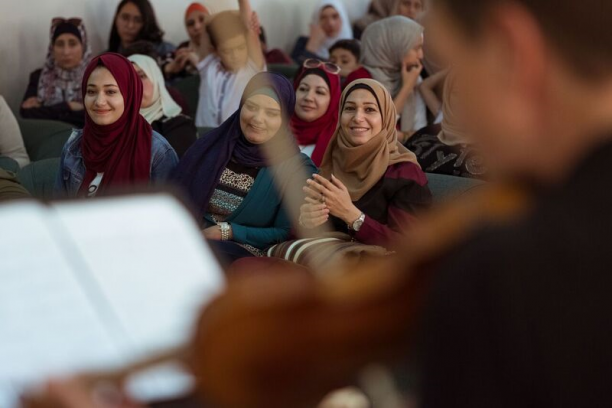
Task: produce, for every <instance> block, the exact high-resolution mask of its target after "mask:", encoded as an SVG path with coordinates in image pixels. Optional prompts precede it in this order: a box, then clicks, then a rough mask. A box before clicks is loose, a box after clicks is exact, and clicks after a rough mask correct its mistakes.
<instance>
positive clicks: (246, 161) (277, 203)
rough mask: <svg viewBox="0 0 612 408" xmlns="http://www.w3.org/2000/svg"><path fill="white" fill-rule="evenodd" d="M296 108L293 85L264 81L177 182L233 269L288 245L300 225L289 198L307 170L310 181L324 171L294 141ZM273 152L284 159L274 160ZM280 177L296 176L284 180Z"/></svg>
mask: <svg viewBox="0 0 612 408" xmlns="http://www.w3.org/2000/svg"><path fill="white" fill-rule="evenodd" d="M294 108H295V93H294V91H293V87H292V86H291V83H290V82H289V80H287V79H286V78H285V77H283V76H281V75H278V74H273V73H261V74H257V75H256V76H254V77H253V79H252V80H251V81H250V82H249V84H248V85H247V87H246V90H245V91H244V93H243V95H242V101H241V103H240V108H239V109H238V110H237V111H236V112H235V113H234V114H233V115H232V116H231V117H230V118H229V119H227V120H226V121H225V122H224V123H223V124H222V125H221V126H220V127H218V128H217V129H215V130H213V131H212V132H209V133H208V134H206V136H205V137H203V138H201V139H199V140H198V141H197V142H196V143H195V144H194V145H193V147H192V148H191V149H189V151H188V152H187V154H186V155H185V156H184V157H183V159H182V160H181V162H180V163H179V166H178V168H177V171H176V178H177V182H178V184H179V185H180V186H182V187H183V188H184V190H185V191H186V193H187V196H188V197H189V198H190V200H191V201H192V203H193V206H194V208H196V209H197V213H196V216H197V218H198V219H199V220H200V222H201V226H202V229H203V234H204V236H205V237H206V238H208V240H209V241H210V242H211V243H212V245H213V247H214V248H216V249H217V250H218V252H219V253H220V255H221V256H222V257H224V258H225V260H226V261H228V262H232V261H234V260H236V259H239V258H244V257H249V256H254V255H255V256H260V255H263V250H264V249H266V248H268V247H269V246H271V245H273V244H276V243H278V242H281V241H284V240H286V239H287V238H288V237H289V233H290V230H291V227H292V225H295V224H294V223H295V222H297V220H291V219H290V217H289V216H288V215H287V213H286V211H285V210H286V209H285V207H284V201H285V196H286V195H287V194H291V195H292V196H294V195H295V194H300V186H301V184H302V180H301V179H296V177H299V176H298V175H299V174H301V173H302V168H304V167H305V168H306V171H307V172H308V174H312V173H313V172H314V171H316V168H315V166H314V165H313V164H312V162H311V161H310V159H308V157H306V156H305V155H303V154H300V152H299V150H298V147H297V145H296V144H295V141H294V139H293V136H292V134H291V130H290V127H289V118H290V117H291V115H292V114H293V110H294ZM270 150H272V151H275V152H279V153H277V154H275V155H274V157H270V158H269V159H268V156H267V155H266V152H267V151H270ZM275 172H281V173H282V174H286V175H288V176H287V177H286V180H282V181H276V180H273V178H272V175H273V173H275ZM275 182H276V184H275ZM292 221H293V223H292Z"/></svg>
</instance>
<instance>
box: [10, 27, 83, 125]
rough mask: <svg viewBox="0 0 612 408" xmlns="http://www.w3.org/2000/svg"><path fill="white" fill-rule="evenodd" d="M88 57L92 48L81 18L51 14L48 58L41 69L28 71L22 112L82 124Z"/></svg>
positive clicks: (24, 115)
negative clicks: (28, 75) (82, 90)
mask: <svg viewBox="0 0 612 408" xmlns="http://www.w3.org/2000/svg"><path fill="white" fill-rule="evenodd" d="M90 58H91V49H90V48H89V42H88V41H87V33H86V31H85V26H84V25H83V23H82V21H81V19H78V18H71V19H63V18H54V19H53V20H52V22H51V30H50V42H49V50H48V53H47V61H46V62H45V66H44V67H43V68H42V69H39V70H36V71H34V72H33V73H32V74H31V75H30V83H29V84H28V88H27V90H26V93H25V95H24V97H23V102H22V104H21V110H20V114H21V116H22V117H23V118H28V119H50V120H61V121H64V122H68V123H72V124H74V125H76V126H79V127H81V126H83V120H84V116H83V100H82V98H81V77H82V76H83V72H84V71H85V67H87V64H88V63H89V60H90Z"/></svg>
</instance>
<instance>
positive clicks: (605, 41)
mask: <svg viewBox="0 0 612 408" xmlns="http://www.w3.org/2000/svg"><path fill="white" fill-rule="evenodd" d="M507 1H508V0H469V1H465V0H438V3H439V4H443V5H444V6H446V8H447V10H448V11H450V12H451V13H452V14H453V15H454V17H455V18H456V19H457V20H458V21H459V22H460V23H461V25H462V26H463V28H464V29H465V31H466V32H467V33H468V34H471V35H472V36H473V37H475V36H477V34H478V33H479V30H480V28H482V26H483V22H484V19H485V18H486V17H487V15H488V11H490V10H491V9H492V8H493V7H495V6H497V5H500V4H504V3H506V2H507ZM510 1H511V2H515V3H517V4H520V5H522V6H524V7H525V8H526V9H527V10H529V11H530V12H531V13H532V15H533V16H534V17H535V18H536V20H537V21H538V22H539V24H540V27H541V28H542V30H543V32H544V33H545V35H546V37H547V39H548V41H549V42H550V44H552V46H553V47H554V48H555V49H556V50H557V52H559V53H560V55H561V56H562V57H563V58H564V59H565V60H566V61H567V63H568V65H569V66H571V67H572V68H573V69H574V71H576V72H577V73H578V74H580V75H583V76H588V77H591V78H595V79H597V78H601V77H605V76H607V75H610V72H611V69H612V46H611V44H612V30H610V27H609V22H610V15H612V1H609V0H583V1H569V0H510Z"/></svg>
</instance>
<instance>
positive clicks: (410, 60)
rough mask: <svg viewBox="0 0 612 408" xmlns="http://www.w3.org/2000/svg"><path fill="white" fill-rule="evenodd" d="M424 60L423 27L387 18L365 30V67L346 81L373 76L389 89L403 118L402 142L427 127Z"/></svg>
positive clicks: (362, 40)
mask: <svg viewBox="0 0 612 408" xmlns="http://www.w3.org/2000/svg"><path fill="white" fill-rule="evenodd" d="M422 59H423V27H422V26H421V25H420V24H418V23H416V22H414V21H413V20H410V19H409V18H406V17H403V16H394V17H389V18H385V19H383V20H380V21H377V22H375V23H373V24H371V25H370V26H369V27H368V28H367V29H366V30H365V32H364V33H363V37H362V38H361V65H362V67H361V68H359V69H357V70H356V71H354V72H352V73H351V74H350V75H349V76H348V78H347V80H346V83H347V84H350V83H351V82H353V81H354V80H356V79H360V78H372V79H375V80H377V81H378V82H380V83H382V84H383V85H384V86H385V87H386V88H387V90H388V91H389V92H390V93H391V96H393V102H394V103H395V109H396V110H397V112H398V114H399V115H400V117H401V120H400V130H401V134H400V135H398V137H399V139H400V141H401V142H405V141H406V140H407V139H408V138H409V137H410V136H412V135H413V134H414V132H416V131H417V130H419V129H422V128H424V127H425V126H427V108H426V106H425V102H424V101H423V98H422V97H421V95H420V93H419V91H418V85H419V84H420V83H421V82H422V79H421V71H422V70H423V65H422V63H421V60H422Z"/></svg>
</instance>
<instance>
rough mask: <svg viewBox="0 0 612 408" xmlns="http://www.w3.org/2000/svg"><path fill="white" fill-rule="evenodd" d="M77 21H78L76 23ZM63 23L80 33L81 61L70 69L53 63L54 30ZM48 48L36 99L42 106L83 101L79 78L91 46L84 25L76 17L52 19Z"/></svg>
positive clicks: (87, 59) (88, 59)
mask: <svg viewBox="0 0 612 408" xmlns="http://www.w3.org/2000/svg"><path fill="white" fill-rule="evenodd" d="M77 21H78V23H77ZM65 24H73V25H75V26H76V28H77V29H78V32H79V33H80V35H81V38H80V41H81V44H82V46H83V59H82V60H81V63H80V64H79V65H78V66H77V67H76V68H74V69H72V70H65V69H62V68H60V67H59V66H57V65H56V64H55V58H54V57H53V44H54V39H55V38H56V35H55V34H56V31H57V30H58V29H61V27H62V26H63V25H65ZM49 37H50V41H49V49H48V51H47V60H46V62H45V66H44V67H43V69H42V72H41V74H40V79H39V80H38V99H40V100H41V101H42V104H43V106H52V105H57V104H58V103H62V102H80V103H83V98H82V94H81V80H82V78H83V73H84V72H85V69H86V68H87V65H88V64H89V61H90V60H91V47H90V46H89V41H88V39H87V32H86V31H85V25H83V22H82V21H80V20H78V19H70V20H63V19H53V22H52V23H51V30H50V35H49Z"/></svg>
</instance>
